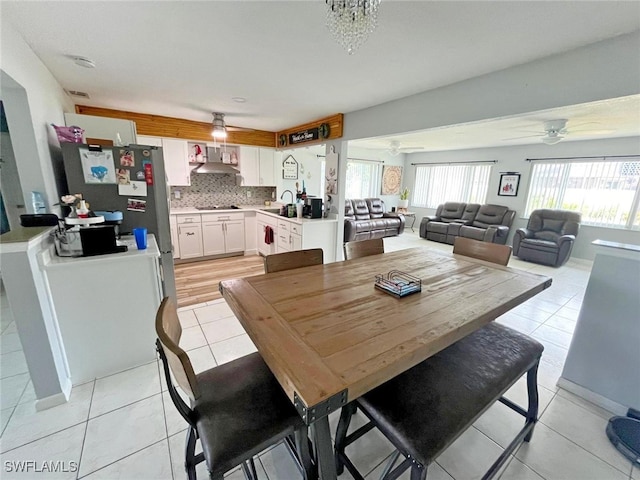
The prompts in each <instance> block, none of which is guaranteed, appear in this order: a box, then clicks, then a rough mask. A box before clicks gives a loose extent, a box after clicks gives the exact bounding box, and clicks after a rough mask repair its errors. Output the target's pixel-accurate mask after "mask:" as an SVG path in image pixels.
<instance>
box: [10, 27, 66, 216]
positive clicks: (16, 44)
mask: <svg viewBox="0 0 640 480" xmlns="http://www.w3.org/2000/svg"><path fill="white" fill-rule="evenodd" d="M1 40H2V43H1V46H2V51H1V57H2V65H1V66H2V71H1V73H2V76H1V79H0V80H1V86H2V91H1V93H0V96H1V97H2V100H3V102H4V106H5V111H6V114H7V123H8V125H9V131H10V133H11V139H12V142H13V149H14V153H15V157H16V160H17V162H18V171H19V174H20V182H21V185H22V190H23V194H24V197H25V205H26V206H27V209H28V210H29V211H32V209H31V201H30V195H31V191H38V192H41V193H43V194H44V196H45V200H46V202H47V209H48V211H53V212H56V213H59V208H58V207H54V206H53V205H54V204H56V203H58V200H59V199H58V192H57V188H56V181H55V176H54V171H53V164H52V149H53V151H54V155H55V151H56V149H58V142H57V139H56V138H55V134H54V132H53V129H52V128H51V127H50V124H51V123H55V124H56V125H64V112H72V111H73V109H74V105H73V102H72V101H71V99H70V98H69V96H68V95H67V94H66V93H65V92H64V90H63V88H62V87H61V86H60V84H59V83H58V82H57V81H56V79H55V78H54V77H53V75H52V74H51V72H50V71H49V70H48V69H47V68H46V67H45V66H44V64H43V63H42V62H41V61H40V59H39V58H38V57H37V56H36V54H35V53H34V52H33V51H32V50H31V48H30V47H29V46H28V45H27V43H26V42H25V41H24V39H23V38H22V37H21V36H20V34H19V33H17V32H16V31H15V29H14V28H13V27H12V26H11V25H10V24H9V23H8V22H7V21H6V20H5V19H4V17H3V19H2V33H1Z"/></svg>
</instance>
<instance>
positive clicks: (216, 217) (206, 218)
mask: <svg viewBox="0 0 640 480" xmlns="http://www.w3.org/2000/svg"><path fill="white" fill-rule="evenodd" d="M201 216H202V222H203V223H204V222H224V221H229V220H244V213H203V214H202V215H201Z"/></svg>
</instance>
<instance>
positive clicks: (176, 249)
mask: <svg viewBox="0 0 640 480" xmlns="http://www.w3.org/2000/svg"><path fill="white" fill-rule="evenodd" d="M169 229H170V230H171V252H172V253H173V258H180V242H179V241H178V220H177V219H176V216H175V215H169Z"/></svg>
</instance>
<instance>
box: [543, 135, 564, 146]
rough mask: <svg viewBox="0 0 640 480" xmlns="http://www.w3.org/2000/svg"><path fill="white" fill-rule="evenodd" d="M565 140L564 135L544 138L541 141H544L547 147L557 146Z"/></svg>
mask: <svg viewBox="0 0 640 480" xmlns="http://www.w3.org/2000/svg"><path fill="white" fill-rule="evenodd" d="M563 138H564V137H563V136H562V135H554V136H546V137H542V138H541V140H542V143H546V144H547V145H555V144H556V143H558V142H559V141H560V140H562V139H563Z"/></svg>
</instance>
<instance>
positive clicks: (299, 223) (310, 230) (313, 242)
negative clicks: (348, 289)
mask: <svg viewBox="0 0 640 480" xmlns="http://www.w3.org/2000/svg"><path fill="white" fill-rule="evenodd" d="M256 223H257V228H256V235H257V238H256V240H257V244H258V253H260V254H261V255H271V254H273V253H281V252H291V251H294V250H303V249H309V248H322V251H323V253H324V261H325V263H329V262H335V261H336V243H335V242H336V231H337V230H336V229H337V224H338V223H337V220H335V219H325V218H322V219H313V220H309V219H301V220H299V219H297V218H285V217H280V216H277V215H275V214H270V213H262V212H258V213H257V215H256ZM266 225H269V226H271V228H273V229H274V244H275V245H274V244H270V245H268V244H266V242H265V238H264V237H265V231H264V229H265V226H266Z"/></svg>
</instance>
